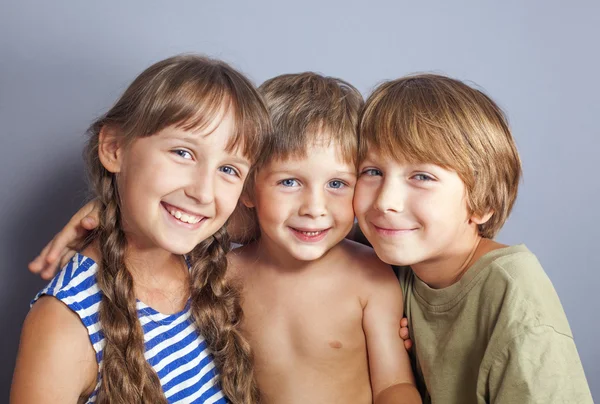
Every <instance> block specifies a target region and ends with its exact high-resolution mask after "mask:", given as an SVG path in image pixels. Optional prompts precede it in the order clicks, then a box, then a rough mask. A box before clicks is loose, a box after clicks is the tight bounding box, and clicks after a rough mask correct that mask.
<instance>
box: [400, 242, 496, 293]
mask: <svg viewBox="0 0 600 404" xmlns="http://www.w3.org/2000/svg"><path fill="white" fill-rule="evenodd" d="M503 247H506V246H505V245H502V244H500V243H496V242H495V241H493V240H490V239H486V238H483V237H481V236H480V235H479V234H477V235H475V236H474V237H473V238H471V239H469V240H465V242H463V243H462V244H461V245H458V246H455V247H454V249H453V250H452V251H451V252H448V253H447V254H444V255H442V256H440V257H439V258H436V259H432V260H428V261H424V262H420V263H418V264H414V265H411V268H412V270H413V271H414V273H415V274H416V275H417V276H418V277H419V279H421V280H422V281H423V282H425V283H426V284H427V285H428V286H429V287H431V288H433V289H442V288H446V287H448V286H450V285H453V284H455V283H456V282H458V281H459V280H460V279H461V278H462V277H463V275H464V274H465V273H466V272H467V271H468V270H469V269H470V268H471V267H472V266H473V264H474V263H475V262H477V261H478V260H479V258H481V257H482V256H483V255H485V254H487V253H488V252H490V251H493V250H496V249H498V248H503Z"/></svg>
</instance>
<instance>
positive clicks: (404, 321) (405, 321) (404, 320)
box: [400, 317, 408, 327]
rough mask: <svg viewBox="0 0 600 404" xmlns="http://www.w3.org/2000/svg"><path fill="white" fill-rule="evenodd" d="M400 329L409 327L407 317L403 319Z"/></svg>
mask: <svg viewBox="0 0 600 404" xmlns="http://www.w3.org/2000/svg"><path fill="white" fill-rule="evenodd" d="M400 327H408V319H407V318H406V317H402V319H401V320H400Z"/></svg>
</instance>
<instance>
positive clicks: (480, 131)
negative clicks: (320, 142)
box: [359, 74, 521, 238]
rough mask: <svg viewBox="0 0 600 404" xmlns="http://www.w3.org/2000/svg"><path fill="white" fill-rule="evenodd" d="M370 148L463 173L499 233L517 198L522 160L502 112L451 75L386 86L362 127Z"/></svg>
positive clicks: (473, 201) (477, 205)
mask: <svg viewBox="0 0 600 404" xmlns="http://www.w3.org/2000/svg"><path fill="white" fill-rule="evenodd" d="M369 151H374V152H375V153H377V154H379V155H382V156H384V157H388V158H393V159H396V160H401V161H406V162H408V163H417V162H418V163H431V164H436V165H439V166H441V167H444V168H446V169H451V170H454V171H456V172H457V174H458V175H459V177H460V178H461V180H462V181H463V182H464V184H465V187H466V189H467V204H468V208H469V211H470V213H472V214H473V213H474V214H478V215H484V214H486V213H488V212H490V211H491V212H493V215H492V217H491V218H490V219H489V220H488V221H487V222H486V223H483V224H481V225H479V233H480V234H481V236H483V237H487V238H493V237H494V236H495V235H496V233H497V232H498V231H499V230H500V228H501V227H502V226H503V225H504V223H505V221H506V219H507V218H508V216H509V214H510V211H511V209H512V207H513V205H514V202H515V199H516V197H517V191H518V186H519V180H520V177H521V161H520V158H519V154H518V152H517V148H516V146H515V143H514V140H513V138H512V136H511V133H510V130H509V127H508V122H507V119H506V117H505V115H504V113H503V112H502V110H501V109H500V108H499V107H498V105H496V103H494V101H492V100H491V99H490V98H489V97H488V96H487V95H485V94H484V93H483V92H482V91H480V90H477V89H475V88H472V87H470V86H468V85H466V84H465V83H463V82H461V81H459V80H455V79H452V78H449V77H445V76H440V75H435V74H420V75H413V76H407V77H403V78H400V79H398V80H393V81H389V82H386V83H383V84H382V85H380V86H379V87H378V88H377V89H376V90H375V91H374V92H373V94H371V96H370V97H369V98H368V99H367V102H366V104H365V108H364V111H363V114H362V117H361V122H360V126H359V161H361V160H363V159H364V158H365V157H366V155H367V153H368V152H369Z"/></svg>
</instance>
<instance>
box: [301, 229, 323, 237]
mask: <svg viewBox="0 0 600 404" xmlns="http://www.w3.org/2000/svg"><path fill="white" fill-rule="evenodd" d="M300 233H302V234H306V235H307V236H309V237H313V236H316V235H318V234H321V233H323V230H321V231H302V230H300Z"/></svg>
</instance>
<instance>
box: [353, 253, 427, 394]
mask: <svg viewBox="0 0 600 404" xmlns="http://www.w3.org/2000/svg"><path fill="white" fill-rule="evenodd" d="M370 273H371V276H370V280H369V282H368V284H369V288H370V293H369V294H368V300H367V303H366V306H365V308H364V313H363V328H364V331H365V335H366V339H367V351H368V355H369V371H370V374H371V388H372V390H373V402H374V403H375V404H387V403H394V404H397V403H420V402H421V397H420V395H419V393H418V391H417V389H416V387H415V384H414V376H413V374H412V369H411V366H410V359H409V357H408V353H407V352H406V349H405V348H404V344H403V341H402V339H400V338H399V337H398V326H399V324H400V319H401V318H402V313H403V301H402V290H401V289H400V285H399V283H398V280H397V279H396V277H395V276H394V273H393V271H392V269H391V267H389V266H388V265H385V264H383V263H382V262H380V261H378V262H377V263H376V264H375V265H373V266H372V267H371V268H370Z"/></svg>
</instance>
